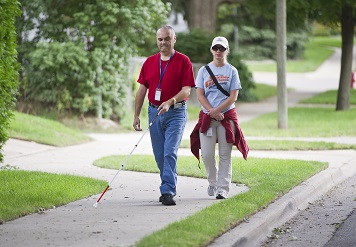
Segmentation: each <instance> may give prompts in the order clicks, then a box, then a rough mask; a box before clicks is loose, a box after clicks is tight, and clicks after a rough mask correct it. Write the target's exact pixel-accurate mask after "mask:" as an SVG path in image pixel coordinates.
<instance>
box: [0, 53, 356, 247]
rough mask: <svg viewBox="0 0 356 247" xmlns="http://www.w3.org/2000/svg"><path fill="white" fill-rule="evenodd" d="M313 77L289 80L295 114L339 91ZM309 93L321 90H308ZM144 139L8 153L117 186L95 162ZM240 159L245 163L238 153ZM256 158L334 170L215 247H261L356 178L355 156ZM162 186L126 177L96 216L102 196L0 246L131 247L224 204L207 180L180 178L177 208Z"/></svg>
mask: <svg viewBox="0 0 356 247" xmlns="http://www.w3.org/2000/svg"><path fill="white" fill-rule="evenodd" d="M331 60H332V61H331ZM336 62H337V58H335V57H332V59H330V60H328V61H327V62H326V64H329V65H328V66H330V67H328V66H326V65H325V66H322V67H323V68H325V70H331V68H333V69H335V67H336V68H338V67H337V65H336V64H335V63H336ZM319 72H320V71H319ZM320 73H323V72H322V71H321V72H320ZM259 76H260V77H261V78H263V79H264V80H266V81H268V83H270V84H272V83H273V76H274V75H273V74H271V73H269V74H265V73H264V74H263V75H261V74H258V73H256V74H254V77H256V78H259ZM309 77H310V78H308V80H309V83H308V84H305V83H298V81H299V80H304V79H306V77H304V78H303V79H301V78H302V76H301V75H295V76H294V77H293V75H291V76H289V77H288V78H289V79H290V80H291V81H295V84H293V87H294V88H295V91H293V92H291V93H289V95H288V99H289V100H288V102H289V105H290V106H293V105H295V104H297V103H298V101H299V100H300V99H303V98H306V97H310V96H312V95H313V94H315V93H317V92H320V91H323V90H325V88H323V87H324V85H329V86H328V88H331V87H334V86H335V89H336V88H337V81H336V82H335V81H334V79H333V78H331V77H329V78H328V79H326V80H329V81H320V79H318V78H319V77H318V74H317V73H315V74H313V77H311V76H310V75H309ZM257 81H258V82H261V80H257ZM274 83H276V82H275V81H274ZM298 85H299V86H298ZM310 85H313V87H314V86H315V87H318V88H319V89H315V90H314V89H313V90H312V89H311V90H305V88H306V87H307V86H309V87H310ZM317 85H319V86H317ZM310 88H311V87H310ZM320 88H321V89H320ZM276 107H277V105H276V99H275V98H271V99H269V100H267V101H265V102H260V103H253V104H238V114H239V121H240V122H243V121H248V120H250V119H253V118H255V117H257V116H259V115H261V114H265V113H268V112H274V111H276V109H277V108H276ZM194 125H195V123H194V122H188V124H187V127H186V130H185V133H184V137H183V138H188V137H189V134H190V132H191V130H192V128H193V127H194ZM143 133H144V132H139V133H138V132H131V133H125V134H91V136H92V137H93V138H94V139H95V141H93V142H90V143H86V144H82V145H77V146H71V147H64V148H56V147H51V146H46V145H40V144H36V143H32V142H24V141H19V140H15V139H10V140H9V141H8V142H7V143H6V145H5V147H4V152H5V160H4V162H3V163H4V164H10V165H13V166H18V167H19V168H21V169H25V170H37V171H46V172H53V173H65V174H73V175H81V176H88V177H93V178H99V179H103V180H106V181H108V182H110V181H111V180H112V178H113V177H114V175H115V174H116V172H117V171H116V170H109V169H102V168H98V167H94V166H92V162H93V161H94V160H96V159H98V158H101V157H103V156H107V155H114V154H122V155H128V154H129V153H130V152H131V150H132V149H133V148H134V146H135V145H136V144H137V142H138V140H139V139H140V138H141V136H142V135H143ZM248 139H249V137H247V140H248ZM308 140H313V139H308ZM318 140H319V141H320V140H325V141H334V140H338V142H340V143H354V144H356V138H346V137H345V138H334V139H324V138H318ZM233 152H234V153H233V154H234V155H236V156H239V157H241V154H240V153H239V152H238V151H236V150H234V151H233ZM134 154H150V155H152V149H151V144H150V138H149V133H147V134H146V136H145V137H144V138H143V139H142V140H141V142H140V143H139V145H138V147H137V149H135V152H134ZM183 155H191V153H190V150H185V149H182V150H179V156H183ZM249 157H266V158H281V159H302V160H317V161H325V162H329V164H330V165H329V168H328V169H326V170H324V171H322V172H321V173H319V174H317V175H315V176H313V177H312V178H310V179H309V180H307V181H305V182H304V183H303V184H301V185H300V186H298V187H296V188H295V189H293V190H292V191H290V193H288V194H286V195H285V196H283V197H282V198H280V199H279V200H277V201H276V202H275V203H272V204H271V205H270V206H269V207H267V208H266V209H264V210H262V211H260V212H258V213H257V214H255V215H253V216H252V217H250V218H249V221H248V222H246V223H242V224H240V225H238V226H237V227H236V228H234V229H232V230H231V231H229V232H228V233H226V234H224V235H222V236H221V237H220V238H218V239H216V240H215V241H214V243H212V244H211V246H258V245H259V243H261V242H262V241H263V240H264V239H265V237H266V236H267V235H268V234H269V233H270V231H271V230H272V229H273V228H274V227H277V226H278V225H280V224H281V223H283V222H285V221H286V220H288V218H290V217H292V216H293V215H294V214H295V213H296V212H297V211H298V210H301V209H303V208H305V207H306V206H307V204H308V202H311V201H313V200H315V199H316V198H318V197H319V196H321V195H322V194H323V193H325V192H326V191H327V190H328V189H330V188H331V187H332V186H334V185H336V184H338V183H340V182H342V181H343V180H345V179H346V178H348V177H350V176H352V175H353V174H356V151H354V150H340V151H273V152H271V151H251V152H250V154H249ZM159 183H160V179H159V175H158V174H147V173H137V172H128V171H121V172H120V173H119V175H118V177H117V178H116V180H115V181H114V182H113V184H111V187H112V190H109V191H108V192H107V193H106V194H105V196H104V198H103V199H102V201H101V203H100V204H99V206H98V208H97V209H95V208H93V204H94V203H95V201H96V200H97V198H98V196H100V194H99V195H96V196H92V197H90V198H86V199H83V200H79V201H75V202H72V203H69V204H68V205H65V206H62V207H59V208H54V209H51V210H47V211H46V212H45V213H42V214H32V215H28V216H25V217H22V218H19V219H16V220H14V221H11V222H6V223H4V224H2V225H0V246H2V247H7V246H9V247H10V246H130V245H134V244H135V242H136V241H138V240H140V239H141V238H142V237H144V236H145V235H147V234H151V233H152V232H154V231H156V230H160V229H162V228H164V227H165V226H167V225H169V224H170V223H172V222H175V221H178V220H180V219H183V218H185V217H187V216H190V215H193V214H195V213H196V212H198V211H200V210H202V209H203V208H205V207H207V206H209V205H211V204H213V203H218V200H216V199H215V198H213V197H209V196H207V193H206V188H207V185H208V183H207V181H206V179H195V178H187V177H181V176H180V177H179V178H178V195H177V206H174V207H166V206H163V205H162V204H161V203H159V202H158V197H159V195H160V193H159V189H158V188H159ZM103 189H104V188H103ZM246 190H247V188H246V187H240V186H236V185H234V186H232V189H231V196H234V195H237V194H238V193H242V192H244V191H246Z"/></svg>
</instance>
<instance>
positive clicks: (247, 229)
mask: <svg viewBox="0 0 356 247" xmlns="http://www.w3.org/2000/svg"><path fill="white" fill-rule="evenodd" d="M352 161H353V162H354V163H355V164H356V158H353V159H351V160H350V161H349V162H348V163H346V164H343V165H342V166H341V167H339V168H337V169H335V168H327V169H326V170H324V171H321V172H320V173H318V174H316V175H314V176H313V177H311V178H309V179H308V180H307V181H305V182H303V183H301V184H300V185H299V186H297V187H295V188H294V189H292V190H291V191H289V192H288V193H287V194H285V195H284V196H282V197H281V198H279V199H277V200H276V201H275V202H273V203H271V204H270V205H269V206H268V207H267V208H265V209H262V210H260V211H259V212H257V213H256V214H254V215H252V216H251V217H250V218H249V219H248V222H242V223H241V224H239V225H238V226H237V227H235V228H233V229H231V230H230V231H228V232H227V233H225V234H223V235H222V236H220V237H219V238H217V239H215V240H214V242H213V243H212V244H210V245H209V247H226V246H233V247H248V246H260V245H261V243H263V242H264V241H265V240H266V237H267V236H269V235H270V234H271V232H272V231H273V229H275V228H277V227H279V226H281V225H283V224H284V223H285V222H287V221H288V220H290V219H291V218H293V217H294V216H295V215H296V214H297V213H298V212H299V211H301V210H304V209H305V208H307V206H308V205H309V203H310V202H314V201H315V200H317V199H318V198H320V197H321V196H322V195H323V194H325V193H326V192H328V191H329V190H330V189H331V188H333V187H334V186H336V185H338V184H340V183H342V182H343V181H345V180H346V179H347V178H349V177H352V176H353V175H356V166H355V165H353V164H352ZM329 167H330V164H329Z"/></svg>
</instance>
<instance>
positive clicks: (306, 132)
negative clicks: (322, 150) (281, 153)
mask: <svg viewBox="0 0 356 247" xmlns="http://www.w3.org/2000/svg"><path fill="white" fill-rule="evenodd" d="M277 117H278V116H277V112H274V113H268V114H265V115H262V116H260V117H257V118H255V119H253V120H251V121H248V122H246V123H244V122H242V123H240V126H241V129H242V131H243V133H244V135H245V136H264V137H267V136H269V137H271V136H274V137H337V136H356V128H355V126H356V109H350V110H348V111H335V109H333V108H322V107H320V108H308V107H292V108H289V109H288V129H286V130H285V129H278V123H277V119H278V118H277Z"/></svg>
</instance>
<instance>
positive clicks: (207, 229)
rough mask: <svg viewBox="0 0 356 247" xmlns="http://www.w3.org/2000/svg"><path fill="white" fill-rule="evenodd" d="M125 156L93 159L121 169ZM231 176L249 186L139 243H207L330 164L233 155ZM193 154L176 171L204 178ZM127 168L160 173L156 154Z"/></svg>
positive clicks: (141, 157) (137, 157) (182, 158)
mask: <svg viewBox="0 0 356 247" xmlns="http://www.w3.org/2000/svg"><path fill="white" fill-rule="evenodd" d="M125 159H126V156H108V157H103V158H102V159H99V160H97V161H95V162H94V165H96V166H99V167H105V168H111V169H119V168H120V166H121V164H122V162H123V161H124V160H125ZM232 163H233V168H232V171H233V175H232V180H233V182H234V183H237V184H245V185H247V186H248V188H249V190H248V191H247V192H245V193H242V194H239V195H236V196H234V197H231V198H229V199H227V200H223V201H220V202H219V203H216V204H213V205H212V206H209V207H207V208H205V209H203V210H201V211H199V212H198V213H196V214H194V215H192V216H189V217H187V218H185V219H183V220H180V221H178V222H175V223H172V224H170V225H168V226H167V227H165V228H164V229H162V230H159V231H157V232H155V233H153V234H150V235H148V236H146V237H145V238H143V239H141V240H140V241H139V243H138V244H137V245H136V246H160V244H161V243H165V245H166V246H206V245H207V244H208V243H209V242H211V241H212V240H213V239H215V238H216V237H218V236H220V235H221V234H223V233H224V232H226V231H227V230H229V229H231V228H233V227H234V226H236V225H237V224H238V223H239V222H241V221H242V220H243V219H244V218H247V217H248V216H250V215H252V214H254V213H256V212H257V211H259V210H260V209H262V208H264V207H266V206H267V205H268V204H270V203H271V202H272V201H274V200H275V199H277V198H278V197H280V196H282V195H283V194H285V193H286V192H288V191H289V190H290V189H292V188H293V187H295V186H296V185H298V184H300V183H301V182H303V181H305V180H306V179H308V178H309V177H311V176H312V175H314V174H316V173H317V172H319V171H321V170H323V169H324V168H326V167H327V164H326V163H322V162H314V161H300V160H281V159H260V158H248V160H247V161H245V160H244V159H242V158H236V157H234V158H233V162H232ZM201 167H202V170H199V168H198V167H197V160H196V159H195V158H194V157H192V156H180V157H179V158H178V164H177V173H178V174H179V175H183V176H190V177H198V178H205V177H206V175H205V170H204V166H203V165H202V166H201ZM123 169H125V170H132V171H142V172H152V173H158V168H157V165H156V163H155V161H154V157H153V156H151V155H132V156H131V158H130V159H129V160H128V161H127V163H126V164H125V167H124V168H123Z"/></svg>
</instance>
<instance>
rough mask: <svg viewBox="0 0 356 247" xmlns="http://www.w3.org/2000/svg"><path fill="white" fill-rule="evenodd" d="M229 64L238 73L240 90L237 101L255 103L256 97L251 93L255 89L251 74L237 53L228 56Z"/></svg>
mask: <svg viewBox="0 0 356 247" xmlns="http://www.w3.org/2000/svg"><path fill="white" fill-rule="evenodd" d="M228 60H229V63H230V64H232V65H234V66H235V68H236V69H237V71H238V72H239V77H240V81H241V86H242V90H240V91H239V97H238V101H244V102H253V101H257V97H256V96H255V95H254V94H253V93H252V89H254V88H255V87H256V85H255V82H254V81H253V77H252V73H251V72H250V71H249V70H248V67H247V65H246V64H245V63H243V62H242V61H241V59H240V56H239V55H238V53H237V52H232V53H230V55H229V58H228Z"/></svg>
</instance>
